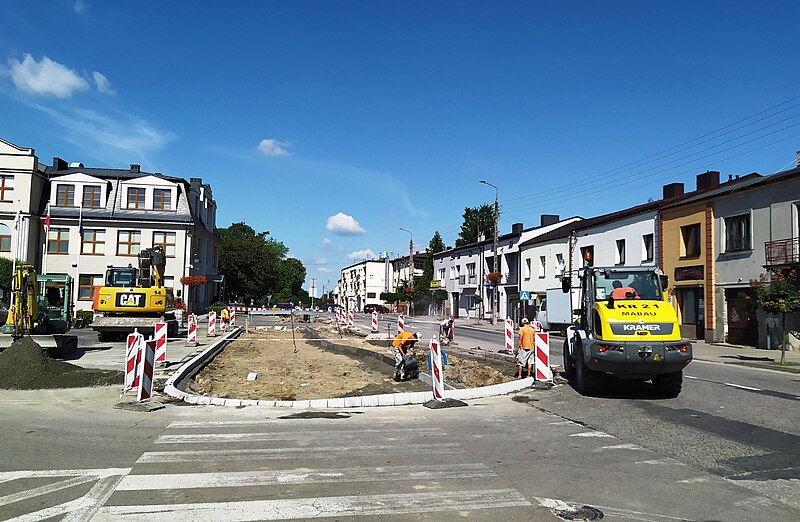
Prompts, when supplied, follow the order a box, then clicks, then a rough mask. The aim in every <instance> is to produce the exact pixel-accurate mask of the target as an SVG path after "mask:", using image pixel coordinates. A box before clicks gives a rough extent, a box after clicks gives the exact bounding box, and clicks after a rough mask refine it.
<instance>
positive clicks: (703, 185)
mask: <svg viewBox="0 0 800 522" xmlns="http://www.w3.org/2000/svg"><path fill="white" fill-rule="evenodd" d="M718 186H719V171H716V170H707V171H705V172H704V173H703V174H698V175H697V190H705V189H710V188H714V187H718Z"/></svg>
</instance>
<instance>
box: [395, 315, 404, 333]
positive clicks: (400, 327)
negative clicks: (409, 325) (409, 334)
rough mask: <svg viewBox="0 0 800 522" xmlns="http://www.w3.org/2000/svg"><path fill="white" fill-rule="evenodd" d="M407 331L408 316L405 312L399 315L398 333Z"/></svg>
mask: <svg viewBox="0 0 800 522" xmlns="http://www.w3.org/2000/svg"><path fill="white" fill-rule="evenodd" d="M405 331H406V317H405V316H404V315H403V314H400V315H398V316H397V333H402V332H405Z"/></svg>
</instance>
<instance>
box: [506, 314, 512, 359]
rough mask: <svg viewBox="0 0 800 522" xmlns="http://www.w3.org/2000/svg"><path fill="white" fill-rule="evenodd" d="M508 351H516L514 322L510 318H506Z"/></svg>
mask: <svg viewBox="0 0 800 522" xmlns="http://www.w3.org/2000/svg"><path fill="white" fill-rule="evenodd" d="M506 351H507V352H508V353H511V352H513V351H514V321H512V320H511V318H510V317H507V318H506Z"/></svg>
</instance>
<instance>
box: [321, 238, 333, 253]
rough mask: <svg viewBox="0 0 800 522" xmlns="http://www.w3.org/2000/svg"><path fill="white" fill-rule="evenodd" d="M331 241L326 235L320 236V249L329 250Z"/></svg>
mask: <svg viewBox="0 0 800 522" xmlns="http://www.w3.org/2000/svg"><path fill="white" fill-rule="evenodd" d="M332 244H333V241H331V240H330V239H328V238H327V237H323V238H322V250H330V248H331V245H332Z"/></svg>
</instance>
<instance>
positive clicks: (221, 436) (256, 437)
mask: <svg viewBox="0 0 800 522" xmlns="http://www.w3.org/2000/svg"><path fill="white" fill-rule="evenodd" d="M444 434H445V433H444V432H443V431H442V430H441V429H439V428H412V429H385V430H384V429H375V430H304V431H282V432H251V433H183V434H176V435H169V434H168V435H161V436H160V437H158V438H157V439H156V441H155V443H156V444H197V443H203V442H218V443H225V442H266V441H276V440H304V439H313V440H320V439H326V438H329V437H339V436H344V437H347V438H348V439H352V438H354V437H356V436H359V435H366V436H369V437H370V438H372V437H376V436H390V437H393V438H398V439H399V438H406V437H409V436H413V435H421V436H422V435H440V436H444Z"/></svg>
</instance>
